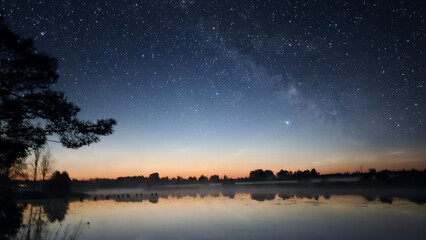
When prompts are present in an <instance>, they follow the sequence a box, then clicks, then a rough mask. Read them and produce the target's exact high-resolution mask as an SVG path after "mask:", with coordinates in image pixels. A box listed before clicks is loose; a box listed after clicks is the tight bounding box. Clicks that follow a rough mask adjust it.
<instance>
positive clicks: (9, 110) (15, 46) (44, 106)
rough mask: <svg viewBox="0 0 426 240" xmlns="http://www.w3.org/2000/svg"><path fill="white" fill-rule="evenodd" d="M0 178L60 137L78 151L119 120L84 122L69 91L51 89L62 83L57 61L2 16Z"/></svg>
mask: <svg viewBox="0 0 426 240" xmlns="http://www.w3.org/2000/svg"><path fill="white" fill-rule="evenodd" d="M0 63H1V64H0V174H4V175H9V172H10V169H11V167H12V166H13V165H14V164H17V163H19V162H20V161H22V159H25V157H27V156H28V155H29V153H30V151H31V149H36V148H39V147H41V146H43V145H45V144H46V141H48V136H52V135H55V136H57V137H58V138H59V142H60V143H62V145H63V146H65V147H67V148H74V149H76V148H79V147H82V146H84V145H89V144H91V143H95V142H98V141H99V140H100V139H99V136H103V135H109V134H111V133H112V132H113V126H114V125H115V124H116V121H115V120H114V119H102V120H97V121H96V122H91V121H82V120H80V119H78V117H77V115H78V113H79V111H80V108H78V107H77V106H76V105H75V104H73V103H71V102H69V101H68V100H67V98H66V97H65V94H64V92H59V91H54V90H52V89H50V87H51V86H52V85H53V84H55V83H56V82H57V80H58V74H57V72H58V65H57V62H56V59H55V58H52V57H50V56H47V55H45V54H42V53H39V52H38V51H37V50H36V49H35V47H34V44H33V41H32V40H31V39H24V38H21V37H20V36H19V35H17V34H15V33H13V32H12V31H11V30H10V29H9V28H8V27H7V26H6V25H5V23H4V19H3V17H2V16H1V14H0Z"/></svg>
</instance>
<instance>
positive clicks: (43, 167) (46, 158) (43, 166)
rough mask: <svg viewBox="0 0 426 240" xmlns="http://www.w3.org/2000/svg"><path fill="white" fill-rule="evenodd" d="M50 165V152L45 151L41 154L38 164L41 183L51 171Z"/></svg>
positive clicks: (51, 161) (51, 162) (51, 163)
mask: <svg viewBox="0 0 426 240" xmlns="http://www.w3.org/2000/svg"><path fill="white" fill-rule="evenodd" d="M52 165H53V160H52V155H51V154H50V150H49V149H47V150H46V152H45V153H44V154H43V156H42V158H41V162H40V173H41V176H42V180H43V182H44V179H45V177H46V175H47V174H48V173H49V172H50V171H51V170H52Z"/></svg>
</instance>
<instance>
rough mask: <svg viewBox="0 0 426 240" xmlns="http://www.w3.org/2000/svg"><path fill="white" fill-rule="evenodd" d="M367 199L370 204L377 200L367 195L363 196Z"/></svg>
mask: <svg viewBox="0 0 426 240" xmlns="http://www.w3.org/2000/svg"><path fill="white" fill-rule="evenodd" d="M363 197H364V198H365V200H367V201H369V202H373V201H375V200H376V196H371V195H365V196H363Z"/></svg>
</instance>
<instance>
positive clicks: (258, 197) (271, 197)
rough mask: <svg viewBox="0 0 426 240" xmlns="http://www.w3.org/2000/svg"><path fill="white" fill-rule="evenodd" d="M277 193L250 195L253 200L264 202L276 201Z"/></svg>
mask: <svg viewBox="0 0 426 240" xmlns="http://www.w3.org/2000/svg"><path fill="white" fill-rule="evenodd" d="M275 195H276V194H275V193H252V194H250V197H251V199H253V200H256V201H259V202H263V201H265V200H268V201H270V200H274V199H275Z"/></svg>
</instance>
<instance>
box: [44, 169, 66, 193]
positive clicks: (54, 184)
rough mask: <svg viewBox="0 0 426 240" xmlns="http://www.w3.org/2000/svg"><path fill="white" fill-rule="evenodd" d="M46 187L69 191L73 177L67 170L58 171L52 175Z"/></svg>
mask: <svg viewBox="0 0 426 240" xmlns="http://www.w3.org/2000/svg"><path fill="white" fill-rule="evenodd" d="M46 188H47V190H49V191H52V192H69V191H70V190H71V179H70V177H69V175H68V173H67V172H66V171H63V172H62V173H60V172H59V171H56V172H54V173H53V174H52V176H51V177H50V180H49V181H48V182H47V184H46Z"/></svg>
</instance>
